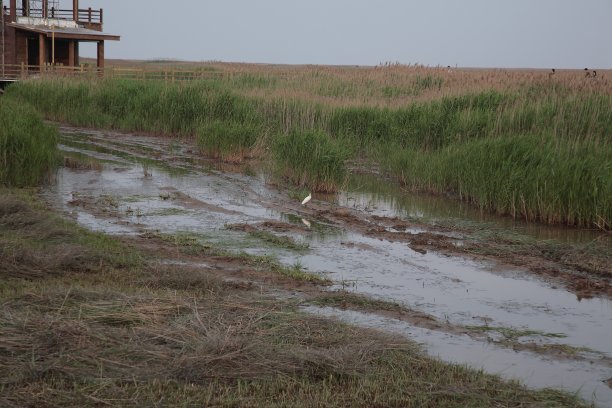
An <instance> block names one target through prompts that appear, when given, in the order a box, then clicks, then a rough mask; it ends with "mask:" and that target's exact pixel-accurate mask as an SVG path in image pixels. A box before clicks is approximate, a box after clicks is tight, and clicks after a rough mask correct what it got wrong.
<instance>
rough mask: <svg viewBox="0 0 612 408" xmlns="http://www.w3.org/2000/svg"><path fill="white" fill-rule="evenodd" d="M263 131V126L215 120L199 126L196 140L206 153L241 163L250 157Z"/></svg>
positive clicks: (227, 160) (226, 160)
mask: <svg viewBox="0 0 612 408" xmlns="http://www.w3.org/2000/svg"><path fill="white" fill-rule="evenodd" d="M261 132H262V128H261V126H256V125H251V124H243V123H233V122H222V121H214V122H212V123H208V124H205V125H202V126H200V127H199V128H198V130H197V138H196V141H197V144H198V147H199V148H200V149H201V150H202V151H203V152H204V153H206V154H208V155H211V156H213V157H215V158H220V159H222V160H223V161H225V162H231V163H240V162H242V161H243V160H244V159H245V158H247V157H249V155H250V151H251V149H252V148H253V146H254V145H255V143H256V142H257V140H258V138H259V137H260V133H261Z"/></svg>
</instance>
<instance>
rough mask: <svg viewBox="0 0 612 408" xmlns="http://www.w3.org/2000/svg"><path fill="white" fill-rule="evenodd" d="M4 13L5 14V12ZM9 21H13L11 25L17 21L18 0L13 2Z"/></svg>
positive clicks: (12, 0)
mask: <svg viewBox="0 0 612 408" xmlns="http://www.w3.org/2000/svg"><path fill="white" fill-rule="evenodd" d="M2 12H3V13H4V10H3V11H2ZM9 20H10V21H11V23H14V22H15V21H17V0H11V15H10V17H9ZM2 28H4V27H2Z"/></svg>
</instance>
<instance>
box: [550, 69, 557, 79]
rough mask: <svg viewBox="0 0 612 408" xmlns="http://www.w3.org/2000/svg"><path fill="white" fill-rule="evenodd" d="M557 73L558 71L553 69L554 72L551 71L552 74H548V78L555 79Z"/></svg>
mask: <svg viewBox="0 0 612 408" xmlns="http://www.w3.org/2000/svg"><path fill="white" fill-rule="evenodd" d="M556 73H557V71H556V70H555V69H554V68H553V69H552V71H550V72H549V73H548V78H552V77H554V76H555V74H556Z"/></svg>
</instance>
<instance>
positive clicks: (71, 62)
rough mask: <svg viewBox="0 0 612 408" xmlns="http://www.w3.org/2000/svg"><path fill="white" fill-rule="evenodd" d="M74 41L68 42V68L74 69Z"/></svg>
mask: <svg viewBox="0 0 612 408" xmlns="http://www.w3.org/2000/svg"><path fill="white" fill-rule="evenodd" d="M75 43H76V41H75V40H68V66H69V67H76V65H77V64H76V58H75V46H74V45H75Z"/></svg>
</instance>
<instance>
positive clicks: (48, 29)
mask: <svg viewBox="0 0 612 408" xmlns="http://www.w3.org/2000/svg"><path fill="white" fill-rule="evenodd" d="M7 3H8V4H7ZM58 6H59V1H58V0H19V4H18V0H2V7H1V8H2V10H1V13H2V16H1V17H2V23H1V26H2V32H1V35H2V38H1V42H2V50H1V51H2V53H1V55H0V57H1V58H2V61H0V64H1V65H2V68H3V69H2V72H0V79H1V77H2V73H3V72H6V71H9V72H14V71H15V70H16V69H18V68H19V67H21V68H20V69H21V71H23V70H24V67H25V69H26V70H27V71H28V72H32V71H44V70H46V69H47V67H49V66H64V67H77V66H79V44H81V43H83V42H95V43H97V67H98V68H99V69H102V68H104V42H105V41H119V36H116V35H112V34H107V33H104V32H103V30H102V29H103V23H104V13H103V10H102V9H99V10H94V9H92V8H86V9H82V8H79V0H72V9H62V8H59V7H58ZM4 77H5V78H6V77H7V75H4Z"/></svg>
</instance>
